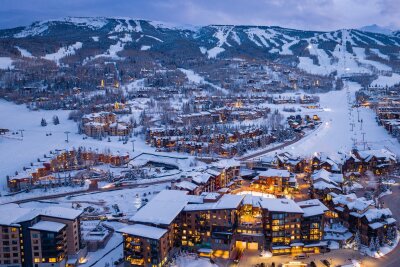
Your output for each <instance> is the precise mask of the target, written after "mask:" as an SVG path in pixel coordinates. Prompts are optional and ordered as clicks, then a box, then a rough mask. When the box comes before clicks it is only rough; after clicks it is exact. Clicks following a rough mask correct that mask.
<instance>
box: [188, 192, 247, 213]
mask: <svg viewBox="0 0 400 267" xmlns="http://www.w3.org/2000/svg"><path fill="white" fill-rule="evenodd" d="M243 198H244V196H240V195H229V194H226V195H223V196H222V197H221V198H220V199H219V200H218V201H216V202H207V203H203V204H188V205H187V206H186V207H185V209H184V210H185V211H196V210H225V209H226V210H227V209H236V208H237V207H238V206H239V205H240V203H241V202H242V200H243Z"/></svg>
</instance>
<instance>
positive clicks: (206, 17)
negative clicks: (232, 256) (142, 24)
mask: <svg viewBox="0 0 400 267" xmlns="http://www.w3.org/2000/svg"><path fill="white" fill-rule="evenodd" d="M399 6H400V5H398V0H246V1H243V0H118V1H112V0H68V1H59V0H35V1H32V0H2V5H1V7H0V27H1V28H7V27H15V26H20V25H26V24H29V23H30V22H32V21H36V20H43V19H51V18H59V17H65V16H110V17H116V16H117V17H121V16H124V17H134V18H143V19H150V20H161V21H168V22H175V23H182V24H193V25H207V24H245V25H277V26H282V27H289V28H300V29H312V30H335V29H339V28H358V27H361V26H364V25H369V24H375V23H376V24H380V25H383V26H385V25H394V26H395V27H398V28H400V17H399V16H398V14H399V13H400V7H399Z"/></svg>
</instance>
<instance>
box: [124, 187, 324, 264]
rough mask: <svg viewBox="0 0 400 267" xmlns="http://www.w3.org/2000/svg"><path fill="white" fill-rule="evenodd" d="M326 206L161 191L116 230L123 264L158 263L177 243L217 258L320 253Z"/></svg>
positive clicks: (163, 259)
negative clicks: (262, 252) (260, 252)
mask: <svg viewBox="0 0 400 267" xmlns="http://www.w3.org/2000/svg"><path fill="white" fill-rule="evenodd" d="M327 210H328V209H327V208H326V207H325V206H324V205H323V204H322V203H321V202H320V201H319V200H312V201H309V202H306V201H304V202H299V203H296V202H294V201H293V200H290V199H284V198H279V199H276V198H264V197H260V196H252V195H231V194H224V195H222V194H219V193H215V192H210V193H203V194H201V195H188V194H187V192H184V191H179V190H164V191H162V192H160V193H159V194H158V195H156V196H155V197H154V198H153V199H152V200H151V201H150V202H149V203H148V204H147V205H145V206H144V207H142V208H141V209H140V210H139V211H138V212H137V213H136V214H135V215H134V216H133V217H132V218H131V219H130V221H131V223H132V225H128V226H126V227H124V228H123V229H121V230H119V231H120V232H121V233H123V236H124V258H125V264H126V266H162V265H163V264H164V263H165V262H166V261H168V259H169V258H170V256H171V255H172V253H173V251H174V250H175V247H183V248H185V249H188V250H190V251H194V252H198V253H199V254H201V255H203V256H211V255H212V256H214V257H221V258H234V257H235V255H236V254H237V251H238V250H240V249H244V248H247V249H255V250H257V249H268V250H270V251H272V252H273V254H300V253H303V252H315V253H319V252H320V251H322V250H323V249H324V248H325V247H326V246H327V243H326V242H323V241H321V240H322V235H323V222H324V219H323V217H324V214H325V212H326V211H327Z"/></svg>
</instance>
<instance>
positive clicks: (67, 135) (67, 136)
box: [64, 131, 70, 143]
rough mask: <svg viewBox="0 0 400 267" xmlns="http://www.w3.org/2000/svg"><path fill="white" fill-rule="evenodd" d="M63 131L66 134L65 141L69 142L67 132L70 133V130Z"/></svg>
mask: <svg viewBox="0 0 400 267" xmlns="http://www.w3.org/2000/svg"><path fill="white" fill-rule="evenodd" d="M64 133H65V134H66V135H67V139H66V140H65V142H67V143H68V142H69V139H68V134H70V132H69V131H65V132H64Z"/></svg>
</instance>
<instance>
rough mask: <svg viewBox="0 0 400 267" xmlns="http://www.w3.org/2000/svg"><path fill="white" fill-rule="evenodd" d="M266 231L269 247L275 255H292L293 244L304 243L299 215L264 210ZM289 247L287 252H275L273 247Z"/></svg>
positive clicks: (300, 216)
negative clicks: (291, 247)
mask: <svg viewBox="0 0 400 267" xmlns="http://www.w3.org/2000/svg"><path fill="white" fill-rule="evenodd" d="M263 213H264V215H263V217H264V223H263V225H264V229H265V233H266V235H265V236H266V241H267V247H269V248H270V249H271V250H272V252H273V253H274V254H287V253H290V252H291V251H290V250H291V249H290V245H291V244H292V243H297V242H302V240H301V218H302V215H301V214H298V213H285V212H269V211H267V210H263ZM285 246H287V247H289V251H286V250H284V249H283V250H273V249H272V248H273V247H285Z"/></svg>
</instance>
